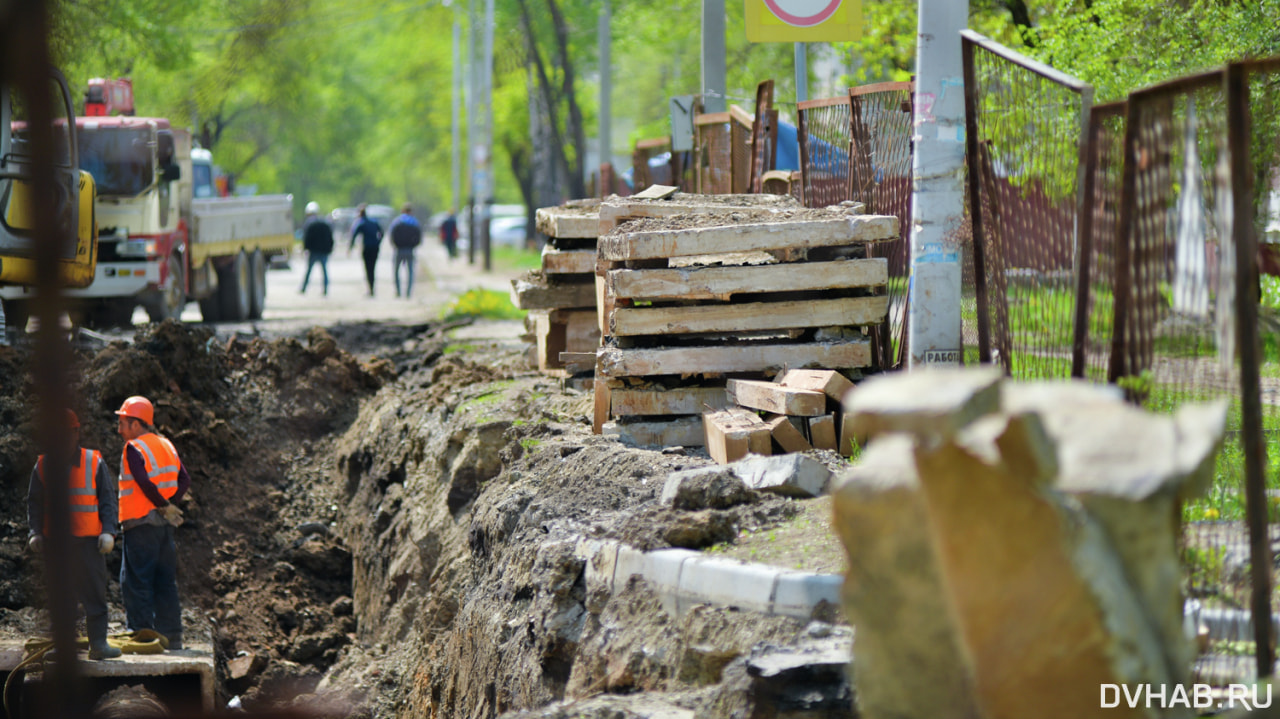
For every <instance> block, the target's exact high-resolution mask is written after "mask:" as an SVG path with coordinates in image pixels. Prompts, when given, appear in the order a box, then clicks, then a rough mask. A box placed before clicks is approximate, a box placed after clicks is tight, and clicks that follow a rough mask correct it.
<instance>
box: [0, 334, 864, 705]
mask: <svg viewBox="0 0 1280 719" xmlns="http://www.w3.org/2000/svg"><path fill="white" fill-rule="evenodd" d="M437 329H439V328H437V327H433V326H431V325H420V326H414V327H404V326H398V325H377V324H373V323H363V324H358V325H341V326H335V327H331V328H329V329H328V330H322V329H313V330H311V331H310V332H309V333H307V335H306V336H305V337H301V338H288V337H286V338H279V339H274V340H265V339H261V338H257V339H245V338H239V337H235V338H231V339H230V340H226V339H219V338H217V337H215V336H214V335H213V334H212V333H211V332H209V331H208V330H205V329H200V328H191V327H184V326H182V325H179V324H177V323H165V324H162V325H159V326H156V327H149V328H146V329H143V330H141V331H140V332H139V333H138V334H137V336H136V337H135V338H134V340H133V342H131V343H114V344H112V345H109V346H107V347H103V348H84V349H82V350H80V351H79V352H78V354H77V366H78V368H79V370H80V376H81V379H79V380H78V382H77V385H78V389H79V396H80V398H81V405H80V406H77V407H76V409H77V410H78V411H79V412H80V414H81V417H82V419H84V420H85V424H86V428H85V437H84V439H85V444H86V445H87V446H96V447H99V448H101V449H102V450H103V451H104V453H105V454H106V456H107V457H108V459H109V460H111V463H112V465H113V467H114V466H115V465H116V464H118V459H115V458H117V457H118V456H119V453H120V439H119V437H116V436H115V435H114V417H113V416H112V415H111V411H112V410H114V409H115V408H116V407H118V406H119V402H120V401H121V400H123V398H124V397H126V396H128V395H131V394H135V393H138V392H145V391H149V390H146V389H145V388H154V389H153V390H150V391H151V392H152V397H153V399H155V400H156V404H157V412H158V425H159V429H160V430H161V432H162V433H165V434H167V435H168V436H170V437H172V438H173V439H174V441H175V443H176V444H177V446H178V449H179V452H180V453H181V455H182V457H183V459H184V461H185V463H186V464H187V466H188V468H189V471H190V472H191V474H192V477H193V489H192V492H191V498H190V500H189V501H188V502H187V507H186V511H187V516H188V517H189V519H190V521H189V522H188V523H187V524H186V525H184V526H183V527H182V528H181V529H180V530H179V534H178V542H179V549H180V553H181V563H182V566H181V590H182V593H183V597H184V602H185V604H184V606H185V609H186V612H185V614H186V615H187V616H186V619H187V622H188V625H189V626H195V627H198V628H199V629H200V630H207V631H208V632H209V634H210V635H211V636H212V637H213V639H214V643H215V653H216V655H217V659H218V669H219V676H220V692H221V695H222V696H221V698H222V699H223V700H225V699H228V698H230V697H232V696H240V697H241V700H242V704H243V705H244V706H245V707H246V708H248V709H251V710H252V709H259V708H274V707H280V706H290V707H295V708H300V709H305V710H308V711H310V712H311V713H313V714H314V715H316V716H319V717H329V716H333V717H338V716H342V717H347V716H354V717H359V716H368V717H410V716H412V717H449V718H452V717H496V716H499V715H503V714H511V715H516V714H520V715H524V714H525V713H528V715H534V714H536V715H538V716H548V717H550V716H555V717H571V716H583V717H586V716H610V717H614V716H617V717H629V716H637V717H639V716H648V715H649V714H650V712H649V710H648V709H646V708H645V707H646V706H650V705H653V704H654V703H656V704H657V705H660V706H672V707H678V708H683V709H685V710H687V711H692V712H694V714H693V715H696V716H699V717H702V716H706V717H721V716H723V717H730V716H734V717H755V718H758V719H768V718H770V717H781V716H805V717H825V716H845V715H847V712H848V710H849V706H850V704H851V701H852V699H851V697H850V695H849V694H850V693H849V689H848V685H847V682H845V681H844V679H843V674H840V673H837V674H839V675H838V676H836V675H832V676H825V675H824V676H816V677H808V678H807V679H804V680H803V681H796V680H795V677H787V678H784V679H778V678H777V677H772V678H770V677H762V676H760V674H761V672H759V671H756V670H755V669H753V668H752V667H753V666H754V665H753V664H752V662H753V661H755V660H757V659H759V658H760V657H761V656H764V655H767V654H769V653H770V652H777V651H787V650H788V648H795V647H798V646H802V645H804V644H806V643H808V642H812V641H815V638H814V637H826V636H828V635H829V634H831V633H832V632H835V634H836V635H842V634H843V635H846V636H847V634H848V629H847V628H843V627H838V626H837V627H835V628H834V629H832V628H831V627H830V626H829V625H827V624H824V623H821V622H819V623H816V624H815V625H814V626H810V627H808V628H806V625H805V623H802V622H797V621H795V620H790V619H785V618H776V617H760V616H759V615H754V614H750V613H744V612H738V611H736V610H731V609H725V608H714V607H699V608H697V609H696V610H695V611H693V612H690V613H689V614H688V615H687V616H685V617H683V618H680V619H677V618H674V617H671V616H668V615H667V614H666V613H665V612H663V611H662V609H661V607H660V605H659V603H658V600H657V598H656V596H655V595H654V593H653V592H652V590H651V589H650V588H649V587H648V586H647V585H646V584H645V583H644V582H643V581H641V580H638V579H633V580H632V581H631V582H630V583H629V584H627V585H626V586H625V587H623V588H621V589H620V590H619V591H617V592H616V593H615V594H614V595H613V596H608V595H607V594H602V593H600V592H596V593H594V594H590V595H589V594H588V592H587V589H586V584H585V581H584V577H583V562H582V560H581V559H578V558H577V557H575V555H574V552H573V551H572V550H573V546H574V543H575V542H576V540H577V538H578V537H582V536H589V537H608V538H615V539H620V540H623V541H625V542H627V543H629V544H632V545H634V546H638V547H641V548H645V549H649V548H656V547H663V546H684V547H690V548H699V547H704V546H709V545H711V544H714V543H716V542H721V541H724V540H725V539H726V538H732V536H733V535H734V534H736V533H738V532H739V531H741V530H743V529H751V528H760V527H767V526H770V525H771V524H774V523H777V522H780V521H784V520H785V519H787V518H788V517H789V516H791V515H792V514H794V512H795V508H794V505H793V503H788V502H785V501H782V500H778V499H776V498H769V497H754V498H753V499H752V501H749V502H746V503H743V504H741V505H739V506H735V507H729V508H722V509H703V510H698V511H676V510H672V509H670V508H663V507H660V506H658V503H657V502H656V499H657V496H658V494H659V492H660V490H661V485H662V482H663V481H664V479H665V477H666V475H667V474H668V473H669V472H671V471H674V470H677V469H681V468H687V467H692V466H699V465H702V464H706V463H708V462H709V460H707V459H706V458H705V456H697V455H692V456H686V455H682V454H674V453H673V454H664V453H661V452H653V451H645V450H637V449H629V448H626V447H623V446H622V445H620V444H619V443H617V442H616V441H612V440H608V439H605V438H601V437H595V436H592V435H591V434H590V427H589V425H587V423H586V419H585V418H586V415H587V410H588V409H589V407H590V398H589V397H588V396H586V395H583V394H581V393H572V392H565V391H562V390H561V389H560V387H559V384H558V382H557V381H556V380H554V379H551V378H547V377H544V376H542V375H539V374H537V373H533V372H529V371H527V370H526V369H525V368H524V364H523V357H522V356H521V355H522V353H521V352H520V351H519V349H515V348H503V347H497V346H480V347H472V346H470V345H466V346H462V345H454V346H450V345H449V343H448V342H447V341H446V340H445V339H443V338H442V337H441V335H440V333H439V332H437ZM344 348H345V349H344ZM348 350H351V351H348ZM352 352H355V353H357V354H352ZM28 360H29V357H28V356H27V355H26V354H25V352H24V351H23V350H21V349H16V350H15V349H6V348H0V430H3V431H0V477H3V479H4V481H5V482H6V486H7V489H8V491H7V492H5V495H4V498H3V500H0V521H3V523H4V527H5V531H4V532H3V535H2V536H0V568H9V569H12V570H13V571H12V572H5V573H3V574H0V577H8V578H16V579H0V631H4V632H6V633H8V634H10V635H15V634H19V633H21V634H27V633H31V632H33V631H35V630H36V629H38V628H39V627H40V626H41V621H42V615H41V614H40V613H39V612H38V611H37V610H35V609H34V607H38V606H39V605H40V604H41V601H42V600H41V597H40V594H39V581H38V577H39V569H40V568H39V565H38V560H37V559H34V558H32V557H31V556H30V555H27V554H25V553H24V552H23V544H24V540H25V506H24V500H25V489H26V481H27V476H28V473H29V471H30V469H29V468H30V466H31V462H33V461H34V457H35V450H34V447H33V446H31V444H30V441H29V439H27V438H28V437H29V435H30V431H29V430H30V422H31V406H32V399H33V398H32V397H31V388H30V386H29V384H28V383H27V382H26V381H25V380H22V379H19V378H22V377H24V376H25V370H26V366H25V362H27V361H28ZM115 557H116V564H115V566H113V567H112V568H111V569H112V572H113V573H114V572H116V571H117V570H118V553H117V555H115ZM111 592H112V595H111V596H113V597H118V596H119V589H118V587H117V586H114V582H113V586H112V587H111ZM119 615H120V610H119V606H118V602H117V603H116V606H115V607H114V608H113V610H112V616H113V619H120V618H122V617H121V616H119ZM815 626H816V628H815ZM806 676H807V675H806ZM788 692H792V693H794V694H796V695H795V696H794V697H790V698H789V697H788ZM797 692H798V693H797ZM842 712H844V713H842Z"/></svg>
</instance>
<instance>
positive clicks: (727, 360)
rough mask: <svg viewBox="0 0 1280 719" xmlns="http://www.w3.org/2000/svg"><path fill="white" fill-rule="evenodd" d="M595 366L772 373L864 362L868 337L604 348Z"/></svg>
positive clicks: (602, 370)
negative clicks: (786, 341)
mask: <svg viewBox="0 0 1280 719" xmlns="http://www.w3.org/2000/svg"><path fill="white" fill-rule="evenodd" d="M598 360H599V364H598V365H597V367H596V372H597V374H598V376H602V377H647V376H649V375H658V374H672V375H695V374H716V373H724V372H771V371H777V370H780V369H782V368H784V367H838V368H841V369H845V368H855V367H867V366H869V365H870V364H871V342H870V341H869V340H865V339H864V340H851V341H846V342H806V343H800V344H748V345H717V346H711V347H651V348H633V349H622V348H618V347H605V348H602V349H601V350H600V353H599V355H598Z"/></svg>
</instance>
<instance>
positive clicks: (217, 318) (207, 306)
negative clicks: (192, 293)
mask: <svg viewBox="0 0 1280 719" xmlns="http://www.w3.org/2000/svg"><path fill="white" fill-rule="evenodd" d="M200 317H201V318H202V319H204V321H205V322H221V321H222V298H221V297H219V296H218V292H217V291H214V293H213V294H211V295H209V296H208V297H204V298H201V300H200Z"/></svg>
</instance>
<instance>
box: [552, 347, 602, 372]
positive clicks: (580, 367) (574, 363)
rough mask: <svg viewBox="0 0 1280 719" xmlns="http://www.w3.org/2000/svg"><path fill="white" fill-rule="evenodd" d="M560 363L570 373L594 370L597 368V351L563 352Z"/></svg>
mask: <svg viewBox="0 0 1280 719" xmlns="http://www.w3.org/2000/svg"><path fill="white" fill-rule="evenodd" d="M560 365H561V366H563V367H564V369H565V371H566V372H568V373H569V374H581V373H583V372H592V371H594V370H595V368H596V353H595V352H561V353H560Z"/></svg>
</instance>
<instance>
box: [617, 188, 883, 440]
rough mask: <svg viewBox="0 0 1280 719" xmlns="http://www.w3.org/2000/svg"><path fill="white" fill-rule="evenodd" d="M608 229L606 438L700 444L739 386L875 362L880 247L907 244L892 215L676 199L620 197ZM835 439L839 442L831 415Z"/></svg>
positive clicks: (755, 200)
mask: <svg viewBox="0 0 1280 719" xmlns="http://www.w3.org/2000/svg"><path fill="white" fill-rule="evenodd" d="M599 229H600V238H599V242H598V246H597V254H598V256H597V262H596V273H597V277H596V280H597V286H598V292H597V297H598V300H597V309H598V311H599V315H600V322H601V331H602V334H603V335H604V336H605V338H606V341H605V343H604V344H603V346H602V347H601V349H600V350H599V352H598V353H597V357H596V367H595V369H596V383H595V416H594V425H595V428H596V431H597V432H604V433H606V434H615V435H618V436H620V437H621V438H622V439H623V440H624V441H629V442H631V443H634V444H637V445H644V446H670V445H681V446H702V445H704V444H705V443H706V435H705V434H704V422H703V414H704V413H707V412H713V411H716V410H721V409H725V408H727V407H729V406H731V405H732V404H733V403H732V402H731V400H730V398H729V394H728V390H727V387H728V381H729V380H730V379H735V380H765V381H767V380H771V379H773V378H774V377H775V376H776V375H777V373H778V372H780V371H783V370H786V369H800V368H822V369H830V370H840V371H844V372H846V373H849V374H850V375H852V374H853V373H854V371H857V370H860V369H861V368H865V367H868V366H869V365H870V364H871V346H870V345H871V343H870V340H869V338H868V328H870V327H873V326H875V325H878V324H881V323H883V322H884V321H885V318H886V314H887V308H888V302H887V298H886V296H885V292H884V289H885V284H886V282H887V269H888V268H887V266H886V262H885V260H883V259H878V258H871V257H870V255H871V252H870V246H871V245H872V244H873V243H876V242H882V241H889V240H894V239H897V237H898V232H899V228H898V220H897V218H895V217H888V216H874V215H865V214H861V206H860V205H849V206H838V207H830V208H825V209H804V208H800V207H798V206H797V205H796V204H795V201H794V200H793V199H792V198H789V197H778V196H767V195H722V196H705V195H703V196H700V195H680V194H674V195H670V196H668V197H665V198H645V197H629V198H610V199H609V200H606V201H604V202H603V203H602V204H601V205H600V228H599ZM735 386H736V387H740V388H741V392H742V394H743V395H744V396H745V395H746V394H749V392H748V389H749V386H748V385H746V384H741V385H735ZM756 409H758V408H756ZM778 414H784V413H778ZM819 414H820V415H826V414H828V412H827V411H826V408H825V406H824V407H823V411H822V412H820V413H819ZM816 416H817V415H815V417H816ZM775 421H776V418H775ZM786 421H789V420H786ZM823 421H824V420H822V419H818V420H817V424H819V425H821V424H822V422H823ZM806 424H809V420H806ZM779 426H780V425H779ZM806 429H807V427H806ZM783 431H784V432H785V430H783ZM830 432H831V437H832V441H833V443H834V441H835V438H836V437H838V432H839V429H838V427H837V426H836V421H835V417H834V416H833V417H832V418H831V427H830ZM806 433H807V432H806V431H803V430H802V431H801V434H806ZM809 441H810V442H811V441H812V440H809Z"/></svg>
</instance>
